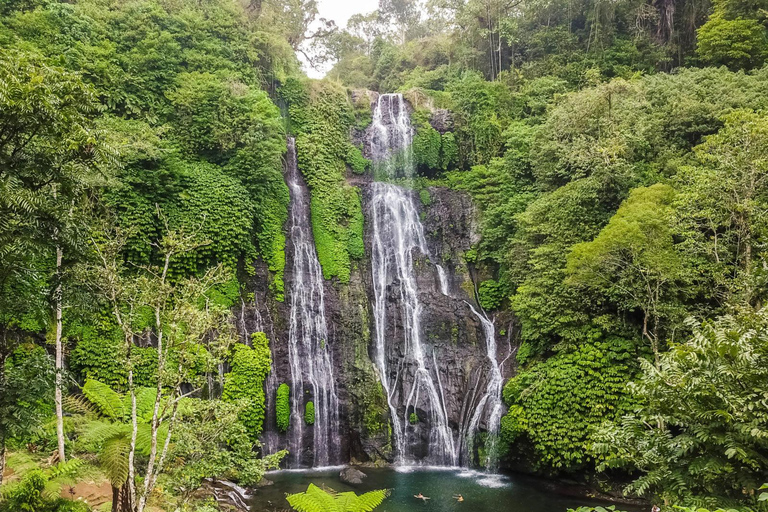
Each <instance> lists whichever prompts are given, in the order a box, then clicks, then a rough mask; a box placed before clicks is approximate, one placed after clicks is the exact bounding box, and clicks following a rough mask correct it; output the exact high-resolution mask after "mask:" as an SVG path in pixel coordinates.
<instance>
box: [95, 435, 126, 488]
mask: <svg viewBox="0 0 768 512" xmlns="http://www.w3.org/2000/svg"><path fill="white" fill-rule="evenodd" d="M130 449H131V441H130V438H129V437H128V436H117V437H113V438H111V439H110V440H109V441H107V442H106V443H104V447H103V448H102V450H101V452H100V453H99V463H100V464H101V466H102V467H103V468H104V472H105V473H106V475H107V478H108V479H109V481H110V482H111V483H112V487H120V486H122V485H123V484H124V483H125V482H126V480H128V453H129V451H130Z"/></svg>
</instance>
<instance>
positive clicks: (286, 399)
mask: <svg viewBox="0 0 768 512" xmlns="http://www.w3.org/2000/svg"><path fill="white" fill-rule="evenodd" d="M275 415H276V416H277V429H278V430H279V431H280V432H286V431H287V430H288V426H289V425H290V423H291V388H290V386H288V384H286V383H285V382H283V383H282V384H280V386H279V387H278V388H277V396H276V398H275Z"/></svg>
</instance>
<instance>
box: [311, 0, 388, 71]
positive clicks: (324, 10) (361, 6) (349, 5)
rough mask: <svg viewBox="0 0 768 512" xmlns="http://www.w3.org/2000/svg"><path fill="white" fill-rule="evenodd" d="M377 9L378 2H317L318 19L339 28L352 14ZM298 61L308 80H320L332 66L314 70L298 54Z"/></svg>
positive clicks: (371, 0)
mask: <svg viewBox="0 0 768 512" xmlns="http://www.w3.org/2000/svg"><path fill="white" fill-rule="evenodd" d="M378 7H379V0H318V2H317V10H318V11H319V14H318V15H317V17H318V19H319V18H325V19H328V20H333V21H335V22H336V25H338V26H339V27H340V28H344V27H346V26H347V20H348V19H349V17H350V16H352V15H353V14H358V13H369V12H371V11H375V10H376V9H377V8H378ZM298 56H299V60H300V61H301V64H302V66H303V68H304V71H305V72H306V73H307V75H308V76H309V77H310V78H322V77H323V75H325V73H326V72H328V71H329V70H330V69H331V67H333V65H332V64H328V65H327V66H326V67H325V68H324V69H321V70H316V69H313V68H311V67H310V66H308V65H307V63H306V62H305V60H304V57H303V56H302V55H301V54H299V55H298Z"/></svg>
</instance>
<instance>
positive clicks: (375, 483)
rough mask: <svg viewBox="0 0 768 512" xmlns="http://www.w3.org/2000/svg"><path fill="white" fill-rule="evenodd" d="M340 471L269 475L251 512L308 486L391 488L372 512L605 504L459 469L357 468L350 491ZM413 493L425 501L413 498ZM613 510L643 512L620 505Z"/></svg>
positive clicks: (265, 511)
mask: <svg viewBox="0 0 768 512" xmlns="http://www.w3.org/2000/svg"><path fill="white" fill-rule="evenodd" d="M342 467H343V466H339V467H336V468H325V469H315V470H301V471H298V470H296V471H294V470H288V471H277V472H272V473H269V474H268V475H267V478H269V479H270V480H272V481H274V482H275V484H274V485H271V486H268V487H264V488H261V489H257V490H256V491H255V492H254V508H253V512H273V511H281V510H288V509H289V507H288V503H287V502H286V501H285V493H294V492H302V491H304V490H306V489H307V486H308V485H309V484H310V483H313V484H315V485H317V486H319V487H323V486H325V487H330V488H332V489H335V490H337V491H355V492H357V493H358V494H360V493H363V492H365V491H370V490H373V489H384V488H386V489H391V490H392V495H391V496H390V497H389V498H388V499H387V500H386V501H385V502H384V505H382V506H381V507H379V508H378V509H376V512H406V511H408V512H410V511H434V512H500V511H504V512H565V511H566V510H567V509H568V508H576V507H579V506H582V505H590V506H596V505H605V503H604V502H600V501H595V500H588V499H585V498H580V497H573V496H565V495H563V494H558V493H557V492H555V491H553V489H552V485H551V483H549V482H545V481H541V480H536V479H531V478H527V477H522V476H516V475H498V474H487V473H482V472H478V471H468V470H465V469H446V468H397V469H391V468H381V469H373V468H363V470H362V471H363V472H364V473H366V474H367V475H368V478H366V479H365V480H364V481H363V484H362V485H357V486H351V485H347V484H344V483H342V482H341V481H340V480H339V471H340V470H341V468H342ZM419 493H422V494H423V495H424V496H428V497H429V498H430V499H429V500H427V501H422V500H420V499H416V498H414V495H415V494H419ZM457 494H461V495H462V496H464V502H462V503H459V502H457V501H456V500H454V499H453V496H454V495H457ZM617 508H618V509H620V510H627V511H640V510H643V509H638V508H636V507H630V506H624V505H621V506H619V507H617Z"/></svg>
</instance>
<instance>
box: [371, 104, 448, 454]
mask: <svg viewBox="0 0 768 512" xmlns="http://www.w3.org/2000/svg"><path fill="white" fill-rule="evenodd" d="M372 131H373V139H372V141H371V151H372V153H373V159H374V172H375V174H376V177H377V179H395V178H405V179H406V180H407V179H410V178H412V177H413V164H412V160H413V159H412V156H411V155H412V153H411V138H412V128H411V122H410V116H409V114H408V111H407V110H406V107H405V102H404V101H403V97H402V95H399V94H398V95H392V94H383V95H381V96H379V99H378V102H377V104H376V109H375V111H374V114H373V125H372ZM371 203H372V204H371V211H372V217H373V218H372V224H373V243H372V246H373V247H372V255H371V260H372V273H373V292H374V306H373V315H374V320H375V324H376V332H375V341H376V352H375V359H376V361H375V362H376V366H377V367H378V369H379V377H380V378H381V383H382V386H383V387H384V391H385V393H386V396H387V403H388V405H389V409H390V414H391V416H392V431H393V435H394V443H395V446H394V448H395V461H396V463H398V464H411V463H413V462H415V461H414V458H413V454H412V452H411V444H412V442H413V440H412V439H411V436H409V433H410V431H412V430H413V427H412V425H411V424H412V423H416V421H412V418H413V420H418V421H423V420H427V423H428V425H429V426H430V433H429V442H428V445H427V446H428V453H427V454H426V456H423V457H421V461H422V462H425V463H429V464H436V465H442V466H456V465H458V463H459V453H458V449H457V446H456V445H457V442H456V440H455V439H454V436H453V432H452V430H451V428H450V426H449V422H448V412H447V408H446V403H445V396H444V395H443V393H442V387H441V386H440V376H439V374H438V373H437V369H436V368H432V369H429V368H428V367H427V362H428V361H429V359H428V358H430V359H433V358H432V357H430V356H432V355H433V354H428V353H426V347H424V345H423V344H422V334H423V333H422V329H421V315H422V307H421V304H420V303H419V299H418V290H417V287H416V279H415V277H414V271H413V257H414V252H415V251H418V252H419V253H421V254H422V255H428V250H427V242H426V239H425V238H424V228H423V227H422V225H421V221H420V220H419V212H418V210H417V209H416V205H415V204H414V201H413V198H412V196H411V194H410V193H409V191H408V190H406V189H404V188H401V187H398V186H396V185H392V184H389V183H382V182H377V183H373V185H372V197H371ZM393 291H394V293H395V294H396V296H397V297H398V298H399V302H400V309H401V311H400V317H401V323H402V328H401V329H400V334H399V336H400V338H401V340H398V341H401V342H402V346H403V347H404V350H403V352H404V358H403V359H402V360H400V361H399V365H398V367H397V368H390V364H389V360H390V359H391V355H390V350H393V349H394V348H395V347H397V346H398V345H399V343H392V341H393V340H392V337H393V334H392V332H393V329H392V326H391V325H389V322H388V318H387V294H388V293H392V292H393ZM398 381H399V382H398ZM401 404H402V405H403V406H404V407H401V406H400V405H401ZM417 409H419V410H423V411H427V414H428V418H418V414H417V412H416V411H417ZM412 414H413V415H416V416H415V417H412V416H411V415H412Z"/></svg>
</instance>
